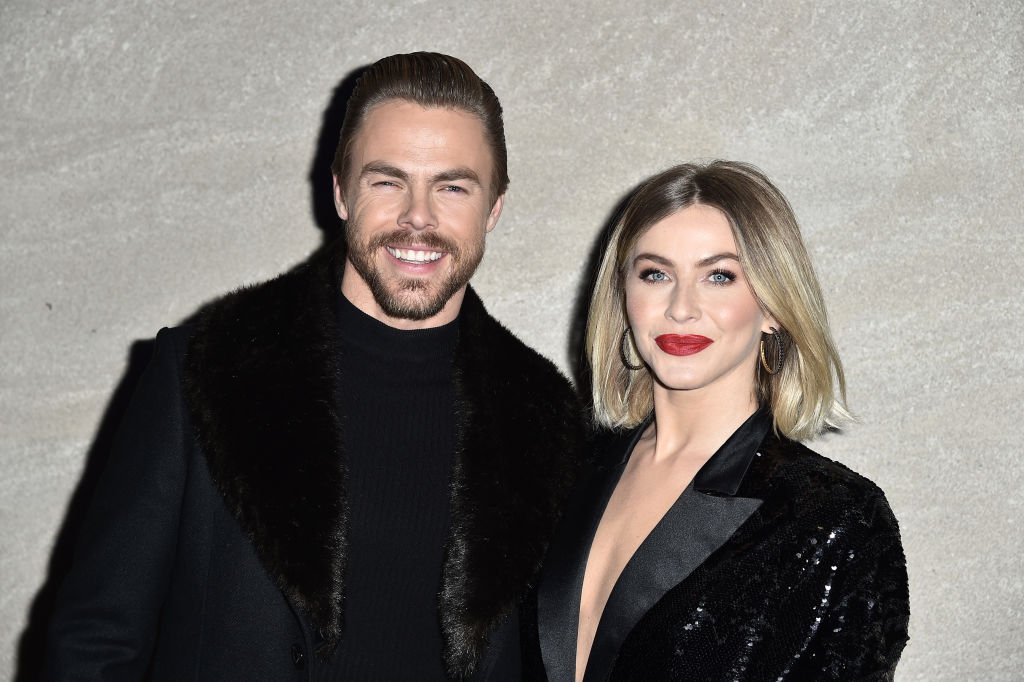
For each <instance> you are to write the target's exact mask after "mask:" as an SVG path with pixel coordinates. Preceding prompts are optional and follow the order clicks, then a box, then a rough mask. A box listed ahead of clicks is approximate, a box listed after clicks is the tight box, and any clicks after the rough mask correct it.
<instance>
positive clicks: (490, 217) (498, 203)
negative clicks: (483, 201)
mask: <svg viewBox="0 0 1024 682" xmlns="http://www.w3.org/2000/svg"><path fill="white" fill-rule="evenodd" d="M504 205H505V195H504V194H502V195H500V196H499V197H498V198H497V199H495V200H494V205H493V206H491V212H490V213H488V214H487V231H488V232H490V231H491V230H493V229H494V226H495V225H497V224H498V218H500V217H501V209H502V207H503V206H504Z"/></svg>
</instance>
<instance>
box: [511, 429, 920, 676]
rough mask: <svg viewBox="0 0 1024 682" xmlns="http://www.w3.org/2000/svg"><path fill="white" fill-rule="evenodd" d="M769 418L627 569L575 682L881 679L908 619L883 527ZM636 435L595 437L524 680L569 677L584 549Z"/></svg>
mask: <svg viewBox="0 0 1024 682" xmlns="http://www.w3.org/2000/svg"><path fill="white" fill-rule="evenodd" d="M771 421H772V420H771V415H770V414H769V413H768V412H767V411H766V410H761V411H759V412H757V413H755V414H754V415H753V416H752V417H751V418H750V419H748V420H747V422H745V423H744V424H743V425H742V426H741V427H740V428H739V429H738V430H737V431H736V432H735V433H734V434H733V435H732V436H731V437H730V438H729V440H728V441H727V442H726V443H725V444H724V445H723V446H722V447H721V448H720V449H719V451H718V452H716V453H715V455H714V456H713V457H712V458H711V459H710V460H709V461H708V462H707V463H706V464H705V465H704V467H703V468H702V469H701V470H700V471H699V472H698V473H697V475H696V476H695V478H694V480H693V482H692V483H691V484H690V486H689V487H688V488H687V489H686V490H685V491H684V492H683V494H682V495H681V496H680V497H679V499H678V500H677V501H676V502H675V504H674V505H673V506H672V508H671V509H670V510H669V511H668V513H667V514H666V515H665V517H664V518H663V519H662V520H661V521H660V522H659V523H658V525H657V526H656V527H655V529H654V530H653V531H652V532H651V534H650V535H649V536H648V538H647V539H646V540H645V541H644V543H643V544H642V545H641V546H640V548H639V549H638V550H637V552H636V554H635V555H634V556H633V558H632V559H631V560H630V561H629V563H628V564H627V565H626V567H625V569H624V570H623V573H622V575H621V576H620V577H619V580H618V582H617V583H616V585H615V587H614V589H613V590H612V593H611V595H610V596H609V599H608V603H607V605H606V607H605V610H604V614H603V615H602V618H601V622H600V624H599V626H598V630H597V634H596V636H595V639H594V645H593V650H592V652H591V655H590V659H589V661H588V664H587V670H586V676H585V682H592V681H595V680H644V681H645V682H648V681H652V680H689V681H696V680H714V681H715V682H720V681H723V680H745V681H750V682H764V681H768V680H890V679H892V676H893V671H894V669H895V667H896V663H897V661H898V660H899V657H900V653H901V652H902V650H903V647H904V645H905V644H906V641H907V622H908V618H909V606H908V594H907V573H906V564H905V560H904V556H903V549H902V546H901V544H900V534H899V528H898V526H897V523H896V519H895V517H894V516H893V514H892V511H891V510H890V508H889V505H888V503H887V502H886V500H885V496H884V495H883V493H882V491H881V490H879V488H878V487H877V486H875V485H874V484H873V483H872V482H871V481H869V480H867V479H866V478H864V477H863V476H860V475H858V474H856V473H854V472H853V471H850V470H849V469H847V468H846V467H844V466H843V465H841V464H838V463H836V462H833V461H831V460H829V459H826V458H824V457H822V456H821V455H818V454H816V453H815V452H812V451H811V450H809V449H807V448H806V447H804V446H803V445H801V444H799V443H796V442H794V441H790V440H786V439H782V438H779V437H777V436H776V435H775V434H774V433H773V432H772V429H771ZM644 426H646V424H645V425H644ZM644 426H641V427H640V428H638V429H636V430H635V431H633V432H631V433H627V434H623V435H620V436H618V437H610V438H609V439H608V440H607V442H606V443H605V446H604V447H603V448H602V452H603V455H602V456H601V457H599V461H603V465H601V466H600V467H599V468H598V469H597V470H596V471H595V473H594V474H593V475H592V476H591V477H590V480H589V481H586V482H584V485H583V486H581V488H580V489H579V491H578V492H577V495H576V500H575V503H574V504H573V505H571V506H570V507H569V509H568V511H567V513H566V516H565V517H564V518H563V521H562V524H561V526H560V529H559V531H558V532H557V534H556V537H555V540H554V542H553V544H552V547H551V550H550V552H549V554H548V557H547V559H546V560H545V565H544V569H543V572H542V577H541V581H540V584H539V586H538V588H537V590H536V591H535V592H534V594H533V597H532V598H531V599H530V600H529V603H528V605H527V608H526V610H525V612H524V620H523V630H524V632H523V635H524V638H523V646H524V659H525V660H524V665H525V670H526V679H534V680H544V679H547V680H551V682H565V681H567V680H568V681H571V680H573V679H574V670H575V657H576V634H577V621H578V614H579V604H580V591H581V589H582V585H583V572H584V569H585V567H586V560H587V555H588V553H589V550H590V543H591V541H592V539H593V537H594V533H595V531H596V530H597V525H598V522H599V521H600V518H601V514H602V513H603V511H604V508H605V506H606V504H607V502H608V499H609V498H610V497H611V493H612V491H613V490H614V488H615V485H616V483H617V482H618V479H619V476H620V475H621V473H622V470H623V467H624V466H625V463H626V461H627V460H628V458H629V454H630V453H631V452H632V450H633V446H634V444H635V443H636V441H637V439H638V438H639V435H640V433H641V432H642V430H643V428H644Z"/></svg>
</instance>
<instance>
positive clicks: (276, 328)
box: [184, 246, 347, 643]
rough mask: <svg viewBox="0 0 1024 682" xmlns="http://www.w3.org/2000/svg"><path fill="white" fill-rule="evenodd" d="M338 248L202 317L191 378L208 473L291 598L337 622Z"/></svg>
mask: <svg viewBox="0 0 1024 682" xmlns="http://www.w3.org/2000/svg"><path fill="white" fill-rule="evenodd" d="M339 255H340V253H339V250H338V249H336V248H332V247H330V246H328V247H324V248H323V249H321V250H320V251H319V252H317V254H315V255H314V256H313V257H312V258H311V259H310V260H309V261H307V262H306V263H303V264H302V265H300V266H298V267H296V268H295V269H293V270H291V271H289V272H287V273H285V274H283V275H281V276H280V277H278V278H276V279H274V280H271V281H270V282H267V283H265V284H262V285H259V286H255V287H248V288H244V289H241V290H239V291H236V292H234V293H232V294H229V295H228V296H226V297H224V298H222V299H220V300H219V301H216V302H214V303H212V304H210V305H209V306H207V307H206V308H205V309H204V310H202V311H201V312H200V313H199V315H198V316H197V322H196V325H195V331H194V333H193V335H192V340H191V342H190V344H189V348H188V351H187V354H186V360H185V375H184V383H185V390H186V396H187V398H188V403H189V407H190V411H191V414H192V417H193V420H194V423H195V424H196V432H197V437H198V439H199V442H200V445H201V447H202V450H203V452H204V453H205V455H206V460H207V464H208V466H209V469H210V474H211V477H212V479H213V481H214V484H215V485H216V486H217V488H218V490H219V491H220V493H221V496H222V497H223V498H224V501H225V503H226V504H227V506H228V508H229V510H230V511H231V513H232V514H233V515H234V517H235V519H236V520H237V521H238V522H239V524H240V526H241V527H242V529H243V531H244V532H245V533H246V535H247V536H248V538H249V541H250V542H251V543H252V545H253V548H254V549H255V552H256V554H257V556H258V557H259V559H260V561H261V563H262V564H263V566H264V568H265V569H266V570H267V572H268V573H269V574H270V576H271V577H272V578H273V579H274V581H275V582H276V583H277V585H278V587H279V588H280V589H281V591H282V592H283V593H284V594H285V596H287V597H288V599H289V600H290V601H291V602H292V604H294V605H295V606H297V607H298V608H299V609H301V610H302V611H303V612H304V613H306V614H308V616H309V618H310V619H311V620H312V622H313V624H314V626H315V628H316V629H317V630H318V631H319V633H320V634H321V636H322V637H323V638H324V640H326V641H327V642H329V643H331V642H336V641H337V639H338V637H339V636H340V633H341V627H342V614H341V603H342V594H343V589H344V569H345V534H346V526H347V516H346V506H345V498H344V486H343V479H344V476H343V469H342V466H343V461H342V457H341V456H340V453H341V451H342V433H341V425H340V420H339V416H338V413H337V411H336V410H335V409H334V405H335V403H336V398H335V390H336V389H335V386H336V376H337V371H338V370H337V362H336V355H335V353H334V349H335V339H336V326H335V321H334V316H333V313H332V307H331V300H332V299H331V297H332V296H336V295H340V294H339V283H340V282H341V279H340V270H339V269H338V268H339V258H338V256H339Z"/></svg>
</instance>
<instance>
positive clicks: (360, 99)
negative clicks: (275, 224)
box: [331, 52, 508, 203]
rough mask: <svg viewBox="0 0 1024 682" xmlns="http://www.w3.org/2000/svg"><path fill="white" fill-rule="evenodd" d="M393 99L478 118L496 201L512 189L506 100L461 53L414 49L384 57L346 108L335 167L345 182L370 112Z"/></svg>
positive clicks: (365, 76) (363, 78)
mask: <svg viewBox="0 0 1024 682" xmlns="http://www.w3.org/2000/svg"><path fill="white" fill-rule="evenodd" d="M388 100H402V101H406V102H414V103H416V104H419V105H420V106H422V107H438V108H446V109H458V110H461V111H465V112H467V113H469V114H472V115H474V116H476V117H477V118H478V119H480V122H481V123H482V124H483V126H484V135H485V136H486V137H487V141H488V144H489V145H490V148H491V156H492V157H493V159H494V168H493V172H492V175H491V202H492V203H493V202H494V200H495V199H497V198H498V197H499V196H500V195H502V194H504V193H505V189H506V188H507V187H508V153H507V151H506V149H505V124H504V123H503V122H502V118H501V103H500V102H499V101H498V97H497V96H496V95H495V94H494V91H493V90H492V89H491V86H489V85H488V84H487V83H485V82H484V81H483V80H482V79H481V78H480V77H479V76H477V75H476V73H474V71H473V69H471V68H469V66H468V65H467V64H466V63H465V62H463V61H461V60H459V59H456V58H455V57H450V56H448V55H443V54H438V53H436V52H414V53H412V54H395V55H391V56H390V57H384V58H383V59H381V60H379V61H378V62H376V63H375V64H373V65H372V66H370V67H368V68H367V69H366V71H364V72H363V73H362V75H360V76H359V79H358V81H356V85H355V89H354V90H353V91H352V96H351V97H350V98H349V101H348V108H347V109H346V110H345V122H344V123H343V124H342V126H341V135H340V136H339V138H338V148H337V150H336V151H335V153H334V162H333V163H332V164H331V171H332V172H333V173H334V175H335V176H336V177H337V178H338V181H339V183H344V181H345V179H346V177H347V174H348V172H349V167H348V166H349V161H350V156H351V149H352V142H353V140H355V138H356V136H357V135H358V134H359V129H360V128H361V127H362V124H363V121H364V120H365V119H366V115H367V114H368V113H369V112H370V111H371V110H372V109H373V108H374V107H375V106H377V105H378V104H381V103H383V102H386V101H388Z"/></svg>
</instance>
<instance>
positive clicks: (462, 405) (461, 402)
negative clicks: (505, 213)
mask: <svg viewBox="0 0 1024 682" xmlns="http://www.w3.org/2000/svg"><path fill="white" fill-rule="evenodd" d="M341 253H342V249H341V248H339V247H326V248H324V249H322V250H321V252H319V253H318V254H316V255H314V256H313V257H312V258H311V259H310V260H309V261H307V262H305V263H303V264H301V265H299V266H298V267H296V268H295V269H293V270H291V271H290V272H287V273H285V274H284V275H281V276H280V277H278V278H277V279H274V280H272V281H270V282H267V283H265V284H262V285H258V286H255V287H249V288H245V289H242V290H239V291H237V292H235V293H233V294H230V295H228V296H226V297H225V298H223V299H221V300H219V301H217V302H215V303H213V304H211V305H210V306H208V307H207V308H206V309H205V310H204V311H203V312H202V313H201V315H200V316H199V322H198V324H197V328H196V332H195V334H194V336H193V340H192V342H191V344H190V346H189V350H188V354H187V359H186V369H185V382H186V390H187V394H188V399H189V404H190V408H191V411H192V414H193V417H194V419H195V423H196V425H197V431H198V435H199V439H200V444H201V446H202V447H203V450H204V452H205V454H206V457H207V461H208V463H209V467H210V473H211V475H212V477H213V480H214V482H215V484H216V485H217V487H218V489H219V490H220V492H221V494H222V495H223V497H224V500H225V502H226V504H227V505H228V508H229V509H230V510H231V512H232V514H233V515H234V516H235V518H236V519H237V520H238V522H239V523H240V524H241V526H242V528H243V529H244V530H245V532H246V534H247V535H248V537H249V539H250V540H251V541H252V543H253V546H254V547H255V549H256V552H257V554H258V556H259V557H260V560H261V561H262V563H263V565H264V567H265V568H266V569H267V571H268V572H269V573H270V575H271V576H272V577H273V578H274V580H275V581H276V582H277V584H278V586H279V587H280V588H281V590H282V591H283V592H284V593H285V595H286V596H287V597H288V598H289V599H290V600H291V601H292V603H293V604H295V605H296V606H297V607H299V608H300V609H301V610H302V611H304V612H305V613H306V614H308V616H309V618H310V620H311V621H312V623H313V625H314V626H315V627H316V628H317V629H318V630H319V632H320V634H321V635H322V636H323V637H324V639H325V640H326V641H327V642H328V643H329V644H332V645H333V644H335V643H336V642H337V641H338V638H339V637H340V635H341V632H342V625H343V614H342V601H343V594H344V579H345V560H346V547H347V545H346V528H347V517H348V515H347V506H346V500H345V488H344V480H345V473H344V467H345V458H344V454H343V449H342V443H343V442H344V439H343V434H342V430H341V426H340V420H339V415H338V413H337V410H336V405H335V398H334V382H335V381H336V380H337V372H338V369H337V363H336V360H335V354H334V352H333V343H334V339H335V338H336V328H335V326H336V322H335V316H334V314H333V312H332V306H333V305H334V299H333V297H334V296H338V295H340V291H339V287H340V281H341V278H340V272H341V263H342V258H341ZM455 381H456V396H457V399H456V411H457V419H458V430H457V433H458V446H457V452H456V457H455V469H454V471H453V476H452V490H451V513H452V531H451V535H450V537H449V540H448V546H447V549H446V555H445V562H444V567H443V575H442V591H441V594H440V597H439V599H440V602H439V610H440V614H441V630H442V635H443V638H444V642H445V652H444V654H445V664H446V666H447V668H448V672H449V674H450V675H451V676H452V677H455V678H459V677H466V676H469V675H470V674H471V673H472V672H473V671H474V670H475V669H476V667H477V665H478V664H479V663H480V660H481V657H482V655H483V652H484V650H485V648H486V644H487V640H488V637H489V636H490V634H491V633H492V632H493V631H494V629H495V628H496V627H497V625H498V624H499V623H500V622H501V621H502V620H503V619H504V618H505V617H506V616H507V615H508V614H509V613H510V612H511V611H512V609H513V608H514V607H515V606H516V604H517V603H518V602H519V600H520V599H521V597H522V596H523V595H524V593H525V592H526V591H527V589H528V588H529V587H530V586H531V585H532V584H533V582H534V580H535V579H536V577H537V573H538V570H539V567H540V561H541V558H542V556H543V553H544V551H545V549H546V547H547V544H548V541H549V539H550V537H551V534H552V531H553V528H554V524H555V521H556V520H557V517H558V514H559V512H560V510H561V505H562V502H563V501H564V499H565V497H566V494H567V493H568V491H569V488H570V487H571V484H572V481H573V479H574V478H575V474H576V470H577V463H578V462H579V460H580V447H581V444H582V430H581V427H580V422H579V421H578V420H579V409H578V405H577V401H576V398H575V395H574V393H573V392H572V390H571V388H570V387H569V385H568V383H567V382H566V381H565V379H564V378H563V377H562V376H561V375H560V374H559V373H558V371H557V370H556V369H555V368H554V366H553V365H552V364H551V363H550V362H548V361H547V360H545V359H544V358H542V357H541V356H540V355H538V354H536V353H535V352H534V351H532V350H530V349H529V348H528V347H526V346H525V345H524V344H523V343H522V342H520V341H519V340H518V339H516V338H515V337H514V336H513V335H512V334H511V333H510V332H508V331H507V330H506V329H504V328H503V327H502V326H501V325H500V324H499V323H498V322H497V321H496V320H494V318H492V317H491V316H490V315H488V314H487V312H486V311H485V310H484V307H483V305H482V304H481V302H480V299H479V298H478V297H477V296H476V294H475V293H474V292H473V291H472V290H471V289H470V290H469V291H467V293H466V297H465V300H464V302H463V306H462V313H461V315H460V326H459V343H458V347H457V350H456V361H455Z"/></svg>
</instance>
